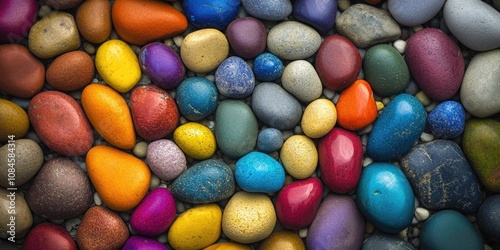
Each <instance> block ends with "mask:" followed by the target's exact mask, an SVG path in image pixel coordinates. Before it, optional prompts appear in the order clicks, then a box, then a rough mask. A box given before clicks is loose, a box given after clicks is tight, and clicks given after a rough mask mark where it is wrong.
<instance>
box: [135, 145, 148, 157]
mask: <svg viewBox="0 0 500 250" xmlns="http://www.w3.org/2000/svg"><path fill="white" fill-rule="evenodd" d="M147 149H148V143H147V142H144V141H140V142H138V143H137V144H135V146H134V149H133V150H132V152H134V155H135V156H137V157H140V158H144V157H146V153H147Z"/></svg>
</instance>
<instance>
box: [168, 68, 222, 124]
mask: <svg viewBox="0 0 500 250" xmlns="http://www.w3.org/2000/svg"><path fill="white" fill-rule="evenodd" d="M175 101H176V102H177V107H178V108H179V111H180V113H181V115H182V116H183V117H184V118H186V119H188V120H190V121H199V120H203V119H204V118H206V117H207V116H209V115H211V114H212V113H213V112H214V111H215V110H216V109H217V104H218V91H217V87H216V86H215V84H214V83H213V82H211V81H210V80H208V79H207V78H204V77H189V78H186V79H184V81H182V82H181V84H180V85H179V86H178V87H177V89H176V94H175Z"/></svg>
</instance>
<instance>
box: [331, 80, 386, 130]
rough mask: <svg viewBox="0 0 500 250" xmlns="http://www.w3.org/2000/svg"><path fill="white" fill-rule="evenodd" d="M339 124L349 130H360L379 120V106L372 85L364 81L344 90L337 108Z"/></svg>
mask: <svg viewBox="0 0 500 250" xmlns="http://www.w3.org/2000/svg"><path fill="white" fill-rule="evenodd" d="M335 107H336V109H337V123H338V124H339V125H340V126H341V127H343V128H345V129H349V130H360V129H363V128H365V127H367V126H368V125H370V124H372V123H373V122H374V121H375V119H377V115H378V113H377V104H376V103H375V99H374V98H373V92H372V88H371V87H370V84H369V83H368V82H367V81H365V80H362V79H358V80H356V81H354V83H353V84H352V85H351V86H349V87H347V88H346V89H344V91H342V93H340V97H339V99H338V101H337V105H336V106H335Z"/></svg>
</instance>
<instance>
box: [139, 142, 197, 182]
mask: <svg viewBox="0 0 500 250" xmlns="http://www.w3.org/2000/svg"><path fill="white" fill-rule="evenodd" d="M146 162H147V164H148V166H149V168H150V169H151V171H153V173H154V174H155V175H156V176H158V178H160V179H162V180H166V181H171V180H173V179H175V178H177V177H178V176H179V175H180V174H182V172H184V171H185V170H186V168H187V165H186V156H185V155H184V153H183V152H182V150H181V149H180V148H179V146H177V145H176V144H175V142H173V141H171V140H168V139H161V140H156V141H152V142H151V143H149V145H148V148H147V153H146Z"/></svg>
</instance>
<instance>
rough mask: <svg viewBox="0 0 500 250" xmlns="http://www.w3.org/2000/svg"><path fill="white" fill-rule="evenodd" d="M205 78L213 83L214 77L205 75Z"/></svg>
mask: <svg viewBox="0 0 500 250" xmlns="http://www.w3.org/2000/svg"><path fill="white" fill-rule="evenodd" d="M205 78H206V79H208V80H209V81H211V82H215V75H206V76H205Z"/></svg>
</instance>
